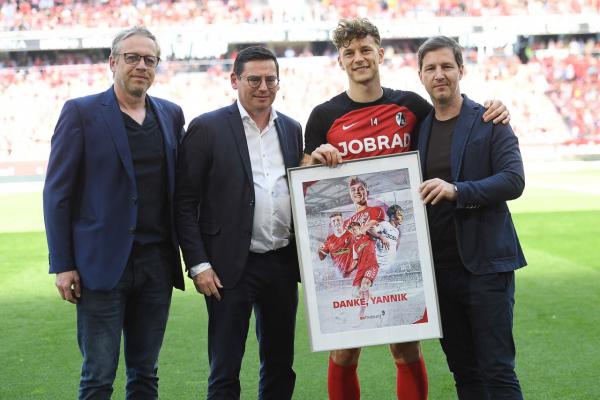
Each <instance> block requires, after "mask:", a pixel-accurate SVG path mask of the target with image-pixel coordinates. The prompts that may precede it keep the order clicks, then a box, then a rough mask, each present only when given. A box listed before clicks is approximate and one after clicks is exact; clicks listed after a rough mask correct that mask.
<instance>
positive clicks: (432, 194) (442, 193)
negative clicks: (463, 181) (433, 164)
mask: <svg viewBox="0 0 600 400" xmlns="http://www.w3.org/2000/svg"><path fill="white" fill-rule="evenodd" d="M419 193H420V194H421V199H422V200H423V204H429V203H431V204H432V205H436V204H437V203H439V202H440V201H442V200H448V201H456V199H457V197H458V194H457V193H456V190H455V189H454V185H453V184H452V183H448V182H446V181H444V180H442V179H440V178H434V179H428V180H426V181H425V182H423V183H422V184H421V186H419Z"/></svg>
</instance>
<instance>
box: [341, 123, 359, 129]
mask: <svg viewBox="0 0 600 400" xmlns="http://www.w3.org/2000/svg"><path fill="white" fill-rule="evenodd" d="M356 124H358V122H355V123H353V124H350V125H342V130H343V131H347V130H348V129H350V128H352V127H353V126H354V125H356Z"/></svg>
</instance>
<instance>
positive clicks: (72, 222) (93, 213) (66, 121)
mask: <svg viewBox="0 0 600 400" xmlns="http://www.w3.org/2000/svg"><path fill="white" fill-rule="evenodd" d="M148 100H149V103H150V105H151V107H152V108H153V109H154V111H155V112H156V116H157V117H158V120H159V123H160V128H161V131H162V134H163V138H164V146H165V158H166V166H167V179H168V187H167V194H168V200H169V205H170V207H169V210H170V213H171V215H170V220H171V241H172V244H173V252H172V253H173V256H172V257H173V259H172V263H173V267H174V269H175V270H174V272H173V274H174V277H175V279H174V285H175V287H177V288H180V289H183V273H182V271H181V262H180V259H179V250H178V244H177V237H176V233H175V224H174V216H173V207H172V205H173V195H174V191H175V164H176V158H177V144H178V138H179V137H180V134H181V132H182V129H183V125H184V117H183V112H182V111H181V108H180V107H179V106H177V105H176V104H173V103H171V102H169V101H166V100H162V99H158V98H153V97H149V96H148ZM136 199H137V188H136V181H135V173H134V170H133V161H132V157H131V150H130V147H129V141H128V138H127V132H126V131H125V125H124V123H123V117H122V115H121V110H120V108H119V105H118V103H117V98H116V96H115V93H114V90H113V88H112V87H111V88H110V89H108V90H107V91H106V92H103V93H99V94H94V95H91V96H86V97H81V98H77V99H72V100H69V101H67V102H66V103H65V105H64V107H63V109H62V111H61V114H60V117H59V119H58V123H57V125H56V128H55V130H54V135H53V137H52V145H51V151H50V159H49V161H48V170H47V172H46V182H45V185H44V220H45V225H46V236H47V239H48V248H49V253H50V272H51V273H58V272H64V271H69V270H74V269H76V270H77V271H78V272H79V275H80V277H81V279H82V284H83V286H84V287H86V288H89V289H93V290H109V289H112V288H114V287H115V286H116V284H117V283H118V281H119V279H120V278H121V275H122V274H123V270H124V269H125V266H126V264H127V260H128V259H129V255H130V253H131V249H132V246H133V240H134V234H135V226H136V219H137V201H136Z"/></svg>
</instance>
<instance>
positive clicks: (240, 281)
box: [176, 46, 302, 400]
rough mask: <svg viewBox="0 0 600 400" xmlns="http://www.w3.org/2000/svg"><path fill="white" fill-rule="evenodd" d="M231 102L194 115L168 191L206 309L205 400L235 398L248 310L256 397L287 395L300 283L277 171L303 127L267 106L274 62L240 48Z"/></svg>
mask: <svg viewBox="0 0 600 400" xmlns="http://www.w3.org/2000/svg"><path fill="white" fill-rule="evenodd" d="M231 85H232V87H233V88H234V89H236V90H237V92H238V101H237V102H235V103H234V104H232V105H230V106H227V107H223V108H220V109H218V110H215V111H212V112H209V113H206V114H203V115H201V116H199V117H197V118H195V119H194V120H193V121H192V122H191V123H190V126H189V128H188V131H187V133H186V136H185V139H184V141H183V144H182V150H181V156H180V159H179V164H178V165H179V168H178V183H177V190H176V202H177V207H176V208H177V211H176V213H177V228H178V233H179V237H180V244H181V249H182V252H183V257H184V260H185V264H186V266H187V267H188V269H189V273H190V276H191V277H192V279H193V280H194V284H195V286H196V289H197V290H198V291H199V292H200V293H202V294H204V295H205V298H206V305H207V309H208V318H209V320H208V353H209V362H210V377H209V385H208V398H209V399H233V398H239V397H240V382H239V372H240V368H241V362H242V357H243V355H244V348H245V342H246V336H247V333H248V325H249V320H250V314H251V312H252V309H253V308H254V312H255V316H256V336H257V338H258V342H259V352H260V360H261V367H260V382H259V394H258V397H259V398H260V399H278V400H281V399H290V398H291V397H292V392H293V389H294V383H295V373H294V371H293V369H292V364H293V358H294V357H293V356H294V330H295V321H296V309H297V304H298V289H297V281H298V279H299V270H298V261H297V254H296V249H295V244H294V239H293V236H292V215H291V204H290V194H289V190H288V183H287V178H286V169H287V168H290V167H296V166H298V164H299V162H300V159H301V157H302V129H301V127H300V124H299V123H298V122H296V121H294V120H293V119H291V118H289V117H287V116H285V115H283V114H282V113H280V112H277V111H275V110H274V108H273V107H272V104H273V101H274V100H275V95H276V94H277V91H278V89H279V66H278V63H277V59H276V58H275V56H274V55H273V53H271V52H270V51H269V50H267V49H265V48H262V47H256V46H255V47H249V48H246V49H244V50H242V51H240V53H239V54H238V56H237V58H236V59H235V62H234V66H233V72H232V73H231Z"/></svg>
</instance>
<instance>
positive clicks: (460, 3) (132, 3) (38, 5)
mask: <svg viewBox="0 0 600 400" xmlns="http://www.w3.org/2000/svg"><path fill="white" fill-rule="evenodd" d="M286 3H288V4H286ZM294 3H296V4H294ZM598 7H599V4H598V0H507V1H502V0H430V1H420V0H304V1H297V2H283V1H276V0H270V1H262V2H256V1H254V2H251V1H244V0H182V1H175V0H171V1H169V0H92V1H85V0H4V1H2V7H1V8H0V14H1V16H2V22H1V25H0V30H43V29H57V28H72V27H87V28H98V27H115V26H122V27H126V26H130V25H131V24H134V23H135V24H138V25H146V26H160V25H172V24H178V25H180V24H183V25H198V24H214V23H219V22H233V23H242V22H250V23H280V22H309V21H332V20H333V21H335V20H337V19H339V18H340V17H342V16H343V17H354V16H364V17H368V18H377V19H382V18H389V19H394V18H400V17H416V18H418V17H430V16H502V15H547V14H566V13H576V14H580V13H590V12H598Z"/></svg>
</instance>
